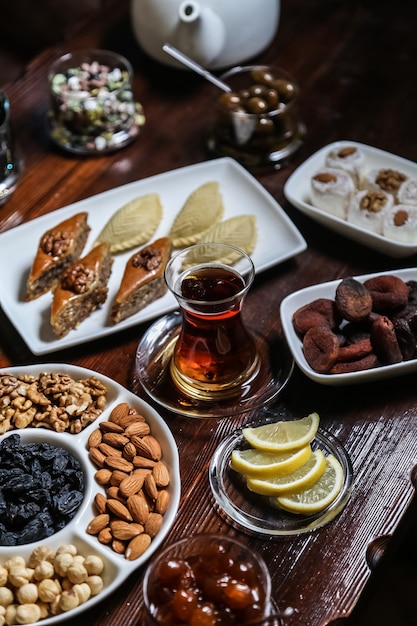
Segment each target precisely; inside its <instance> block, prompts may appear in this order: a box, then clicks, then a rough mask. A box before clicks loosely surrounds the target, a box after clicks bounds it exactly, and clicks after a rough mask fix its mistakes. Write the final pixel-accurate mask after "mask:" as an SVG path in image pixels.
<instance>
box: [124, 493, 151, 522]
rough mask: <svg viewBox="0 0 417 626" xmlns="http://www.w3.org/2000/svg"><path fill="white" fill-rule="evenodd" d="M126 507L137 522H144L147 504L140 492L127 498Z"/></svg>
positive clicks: (147, 512) (147, 508)
mask: <svg viewBox="0 0 417 626" xmlns="http://www.w3.org/2000/svg"><path fill="white" fill-rule="evenodd" d="M127 508H128V509H129V512H130V514H131V516H132V518H133V519H134V521H135V522H137V523H138V524H145V523H146V520H147V519H148V516H149V506H148V503H147V502H146V499H145V498H144V496H143V495H142V494H139V493H137V494H135V495H133V496H130V498H128V499H127Z"/></svg>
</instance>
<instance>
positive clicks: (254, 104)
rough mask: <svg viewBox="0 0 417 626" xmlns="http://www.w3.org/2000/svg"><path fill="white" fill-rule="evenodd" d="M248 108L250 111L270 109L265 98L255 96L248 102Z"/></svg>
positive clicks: (262, 111)
mask: <svg viewBox="0 0 417 626" xmlns="http://www.w3.org/2000/svg"><path fill="white" fill-rule="evenodd" d="M246 108H247V110H248V111H249V113H264V112H265V111H267V110H268V105H267V103H266V102H265V100H264V99H263V98H259V96H254V97H253V98H249V100H248V101H247V102H246Z"/></svg>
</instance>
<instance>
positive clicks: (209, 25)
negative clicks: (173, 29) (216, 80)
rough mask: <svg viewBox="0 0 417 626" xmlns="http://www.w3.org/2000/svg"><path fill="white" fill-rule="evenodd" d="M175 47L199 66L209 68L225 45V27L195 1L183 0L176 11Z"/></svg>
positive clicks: (214, 14)
mask: <svg viewBox="0 0 417 626" xmlns="http://www.w3.org/2000/svg"><path fill="white" fill-rule="evenodd" d="M178 17H179V23H178V28H177V33H176V36H175V35H174V39H175V42H176V43H177V44H178V45H177V47H178V48H179V49H180V50H182V51H183V52H184V53H185V54H187V55H188V56H190V57H191V58H193V59H195V60H196V61H197V62H198V63H201V65H204V66H205V67H210V65H211V63H212V62H214V61H215V60H216V58H217V57H218V56H219V55H220V53H221V52H222V50H223V48H224V46H225V44H226V27H225V25H224V23H223V20H222V19H221V18H220V16H219V15H218V14H217V13H216V12H215V11H213V9H211V8H209V7H202V6H201V5H200V3H199V2H197V0H184V1H183V2H182V3H181V4H180V7H179V10H178Z"/></svg>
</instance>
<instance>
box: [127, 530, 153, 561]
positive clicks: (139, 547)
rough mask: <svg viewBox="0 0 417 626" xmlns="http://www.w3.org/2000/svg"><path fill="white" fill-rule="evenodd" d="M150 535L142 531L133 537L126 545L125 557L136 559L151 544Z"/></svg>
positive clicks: (129, 559)
mask: <svg viewBox="0 0 417 626" xmlns="http://www.w3.org/2000/svg"><path fill="white" fill-rule="evenodd" d="M151 541H152V539H151V537H150V536H149V535H148V534H147V533H142V534H141V535H138V536H137V537H133V539H131V540H130V541H129V543H128V545H127V548H126V552H125V557H126V559H127V560H128V561H134V560H135V559H138V558H139V557H140V556H142V554H143V553H144V552H146V550H147V549H148V548H149V546H150V545H151Z"/></svg>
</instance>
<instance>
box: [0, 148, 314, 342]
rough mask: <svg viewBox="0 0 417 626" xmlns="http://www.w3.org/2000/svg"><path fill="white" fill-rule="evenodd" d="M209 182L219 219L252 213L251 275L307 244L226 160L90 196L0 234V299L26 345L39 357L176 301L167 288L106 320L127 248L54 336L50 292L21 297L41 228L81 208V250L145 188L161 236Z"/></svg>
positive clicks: (250, 179)
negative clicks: (84, 238) (104, 283)
mask: <svg viewBox="0 0 417 626" xmlns="http://www.w3.org/2000/svg"><path fill="white" fill-rule="evenodd" d="M211 180H216V181H218V182H219V184H220V190H221V192H222V194H223V199H224V205H225V214H224V219H227V218H229V217H233V216H234V215H240V214H245V213H246V214H255V215H256V223H257V229H258V240H257V245H256V248H255V250H254V252H253V254H252V258H253V262H254V264H255V270H256V272H261V271H263V270H266V269H267V268H269V267H272V266H273V265H275V264H277V263H280V262H282V261H284V260H286V259H289V258H291V257H293V256H295V255H296V254H298V253H299V252H302V251H303V250H305V249H306V247H307V246H306V242H305V241H304V239H303V237H302V236H301V234H300V233H299V232H298V230H297V228H296V227H295V226H294V224H293V223H292V222H291V220H290V219H289V218H288V217H287V214H286V213H285V212H284V211H283V209H282V208H281V206H280V205H279V204H278V203H277V202H276V201H275V200H274V198H273V197H272V196H271V195H270V194H269V193H268V192H267V191H266V189H265V188H264V187H263V186H262V185H261V184H260V183H258V182H257V180H256V179H255V178H254V177H253V176H252V175H251V174H249V173H248V172H247V171H246V170H245V169H244V168H243V167H242V166H241V165H239V164H238V163H237V162H236V161H234V160H233V159H229V158H222V159H215V160H213V161H207V162H204V163H199V164H196V165H190V166H188V167H184V168H181V169H178V170H173V171H170V172H166V173H164V174H158V175H157V176H152V177H150V178H147V179H144V180H140V181H136V182H134V183H130V184H128V185H124V186H122V187H117V188H116V189H112V190H110V191H106V192H104V193H101V194H99V195H96V196H92V197H91V198H87V199H86V200H82V201H81V202H76V203H74V204H71V205H69V206H67V207H64V208H62V209H58V210H57V211H54V212H52V213H49V214H47V215H43V216H42V217H39V218H36V219H34V220H32V221H30V222H27V223H25V224H22V225H21V226H17V227H16V228H13V229H11V230H9V231H7V232H5V233H3V234H1V235H0V265H1V266H2V267H4V268H6V267H7V269H8V271H7V272H4V273H3V276H2V280H1V282H0V304H1V306H2V307H3V310H4V312H5V313H6V315H7V316H8V317H9V319H10V321H11V322H12V323H13V324H14V326H15V327H16V329H17V330H18V331H19V333H20V334H21V336H22V338H23V339H24V341H25V342H26V344H27V345H28V347H29V348H30V350H31V351H32V352H33V353H34V354H46V353H49V352H53V351H55V350H60V349H62V348H67V347H69V346H73V345H77V344H82V343H85V342H87V341H90V340H92V339H98V338H99V337H103V336H105V335H110V334H112V333H115V332H118V331H120V330H122V329H124V328H128V327H131V326H134V325H136V324H140V323H142V322H146V321H148V320H150V319H153V318H156V317H159V316H160V315H163V314H165V313H168V312H170V311H172V310H174V309H175V308H177V303H176V300H175V299H174V297H173V296H172V294H171V293H167V294H166V295H165V296H163V297H162V298H160V299H159V300H157V301H156V302H153V303H151V304H149V305H148V306H147V307H146V308H144V309H143V310H142V311H140V312H139V313H137V314H136V315H133V316H132V317H130V318H128V319H126V320H124V321H123V322H120V323H119V324H117V325H114V324H112V323H111V322H110V321H109V312H110V309H111V305H112V301H113V298H114V297H115V295H116V293H117V289H118V287H119V284H120V281H121V278H122V275H123V271H124V267H125V264H126V261H127V259H128V258H129V257H130V256H131V255H132V254H133V250H130V251H127V252H125V253H123V254H119V255H116V256H115V262H114V264H113V270H112V275H111V277H110V281H109V296H108V298H107V301H106V303H105V304H104V306H103V307H102V308H101V309H99V310H97V311H95V312H94V313H93V314H92V315H91V316H90V317H89V318H88V319H87V320H85V321H84V322H82V323H81V324H80V325H79V327H78V328H77V329H76V330H73V331H71V332H70V333H69V334H68V335H67V336H66V337H64V338H62V339H57V338H56V337H55V336H54V334H53V332H52V330H51V327H50V323H49V315H50V304H51V294H50V293H48V294H45V295H43V296H41V297H40V298H38V299H37V300H34V301H32V302H24V300H23V298H24V292H25V284H26V280H27V276H28V273H29V270H30V267H31V265H32V261H33V258H34V255H35V252H36V248H37V245H38V242H39V239H40V237H41V236H42V234H43V233H44V232H45V231H46V230H47V229H48V228H52V227H53V226H54V225H56V224H58V223H59V222H60V221H62V220H63V219H65V218H67V217H69V216H71V215H74V214H75V213H78V212H79V211H87V212H88V216H89V217H88V223H89V224H90V226H91V233H90V236H89V239H88V242H87V245H86V248H85V252H87V251H88V250H89V249H90V247H91V246H92V244H93V242H94V241H95V239H96V237H97V236H98V234H99V232H100V231H101V229H102V228H103V226H104V225H105V223H106V222H107V220H108V219H109V218H110V217H111V216H112V215H113V214H114V213H115V212H116V211H117V210H118V209H119V208H120V207H122V206H123V205H124V204H125V203H126V202H128V201H129V200H132V199H133V198H135V197H138V196H141V195H144V194H147V193H158V194H159V195H160V198H161V202H162V205H163V219H162V222H161V224H160V225H159V228H158V230H157V232H156V233H155V236H154V239H157V238H158V237H162V236H165V235H167V234H168V232H169V229H170V227H171V225H172V222H173V220H174V218H175V216H176V215H177V213H178V212H179V211H180V209H181V207H182V205H183V203H184V202H185V200H186V199H187V197H188V195H189V194H190V193H191V192H192V191H194V189H196V188H197V187H198V186H200V185H202V184H203V183H205V182H208V181H211ZM83 254H84V253H83Z"/></svg>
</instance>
